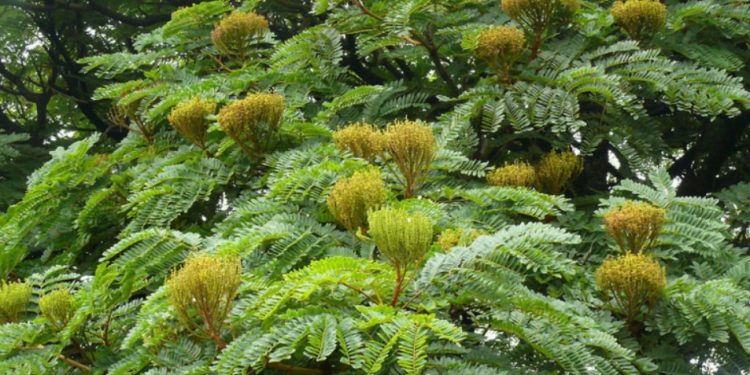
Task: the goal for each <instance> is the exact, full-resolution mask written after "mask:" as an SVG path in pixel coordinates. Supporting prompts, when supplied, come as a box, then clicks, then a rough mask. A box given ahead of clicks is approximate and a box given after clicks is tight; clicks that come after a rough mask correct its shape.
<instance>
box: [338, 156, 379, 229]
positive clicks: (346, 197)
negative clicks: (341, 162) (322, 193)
mask: <svg viewBox="0 0 750 375" xmlns="http://www.w3.org/2000/svg"><path fill="white" fill-rule="evenodd" d="M386 195H387V190H386V187H385V184H384V183H383V180H382V179H381V178H380V171H379V170H378V169H377V168H374V167H371V168H367V169H364V170H361V171H357V172H355V173H354V174H353V175H352V176H351V177H348V178H342V179H340V180H339V181H337V182H336V185H334V187H333V189H332V190H331V193H330V194H329V195H328V199H327V202H326V203H327V204H328V209H329V211H331V214H333V216H334V217H335V218H336V220H337V221H338V222H339V223H340V224H341V225H343V226H344V228H346V229H347V230H349V231H352V232H354V231H357V230H358V229H360V228H364V227H365V226H366V225H367V213H368V212H369V211H370V210H373V209H377V208H379V207H380V206H381V205H382V204H383V202H385V198H386Z"/></svg>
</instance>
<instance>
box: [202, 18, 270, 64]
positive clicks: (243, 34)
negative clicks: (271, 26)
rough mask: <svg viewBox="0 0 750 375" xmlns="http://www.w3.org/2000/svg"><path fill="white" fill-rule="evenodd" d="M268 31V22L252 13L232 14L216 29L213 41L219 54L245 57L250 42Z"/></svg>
mask: <svg viewBox="0 0 750 375" xmlns="http://www.w3.org/2000/svg"><path fill="white" fill-rule="evenodd" d="M267 31H268V20H266V18H265V17H263V16H260V15H257V14H255V13H252V12H248V13H245V12H232V13H230V14H229V15H227V16H226V17H224V18H222V20H221V21H219V23H218V24H217V25H216V27H214V30H213V32H211V40H212V41H213V42H214V45H215V46H216V48H217V49H218V50H219V52H221V53H223V54H225V55H227V56H239V57H244V56H245V53H246V52H247V49H248V48H249V47H250V42H252V41H253V40H254V39H258V38H260V37H262V36H263V34H265V33H266V32H267Z"/></svg>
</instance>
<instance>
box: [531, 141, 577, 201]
mask: <svg viewBox="0 0 750 375" xmlns="http://www.w3.org/2000/svg"><path fill="white" fill-rule="evenodd" d="M582 171H583V160H581V158H579V157H578V156H576V155H575V154H574V153H572V152H570V151H564V152H557V151H552V152H550V153H549V154H547V155H545V156H544V157H543V158H542V160H540V161H539V164H538V165H537V167H536V183H535V184H536V188H537V190H539V191H541V192H543V193H547V194H562V193H563V192H564V191H565V189H567V188H568V187H569V186H570V184H571V183H572V182H573V180H574V179H575V178H576V177H578V175H580V174H581V172H582Z"/></svg>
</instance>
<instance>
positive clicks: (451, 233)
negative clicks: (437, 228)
mask: <svg viewBox="0 0 750 375" xmlns="http://www.w3.org/2000/svg"><path fill="white" fill-rule="evenodd" d="M482 234H484V232H483V231H481V230H478V229H472V230H465V229H461V228H457V229H454V228H448V229H446V230H444V231H442V232H440V235H439V236H438V238H437V244H438V245H440V248H442V249H443V250H445V251H448V250H450V249H451V248H453V247H455V246H459V245H461V246H464V245H468V244H470V243H472V242H474V240H475V239H477V237H479V236H481V235H482Z"/></svg>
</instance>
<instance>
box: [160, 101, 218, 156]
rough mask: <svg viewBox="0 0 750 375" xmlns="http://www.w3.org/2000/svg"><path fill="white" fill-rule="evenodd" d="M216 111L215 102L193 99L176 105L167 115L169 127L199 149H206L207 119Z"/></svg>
mask: <svg viewBox="0 0 750 375" xmlns="http://www.w3.org/2000/svg"><path fill="white" fill-rule="evenodd" d="M214 111H216V102H214V101H213V100H209V99H201V98H197V97H196V98H193V99H190V100H188V101H185V102H182V103H180V104H178V105H176V106H175V107H174V108H173V109H172V111H171V112H170V113H169V117H168V118H167V119H168V120H169V125H171V126H172V127H173V128H174V129H175V130H177V131H178V132H179V133H180V134H181V135H182V136H183V137H185V138H186V139H187V140H189V141H190V142H193V144H195V145H196V146H198V147H200V148H201V149H204V150H205V149H206V134H207V132H208V125H209V122H208V119H207V118H206V117H207V116H209V115H212V114H213V113H214Z"/></svg>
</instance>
